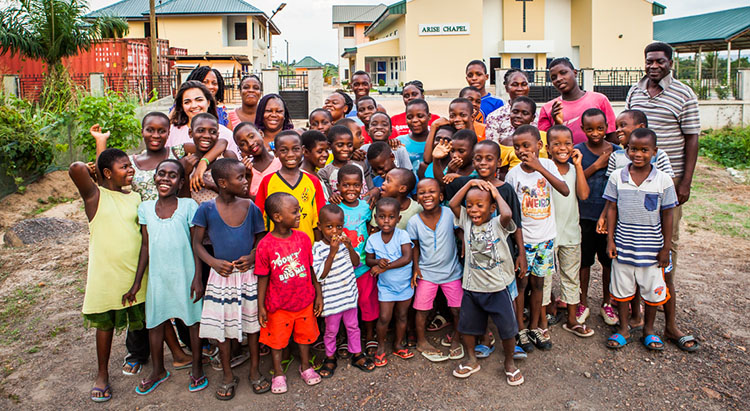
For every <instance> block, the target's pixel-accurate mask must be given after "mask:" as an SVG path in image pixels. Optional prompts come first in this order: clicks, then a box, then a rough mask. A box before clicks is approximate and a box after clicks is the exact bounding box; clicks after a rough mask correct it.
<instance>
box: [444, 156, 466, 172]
mask: <svg viewBox="0 0 750 411" xmlns="http://www.w3.org/2000/svg"><path fill="white" fill-rule="evenodd" d="M463 165H464V161H463V160H462V159H461V158H460V157H456V158H453V159H451V161H450V162H449V163H448V171H450V172H453V173H455V172H456V171H458V170H459V169H461V167H462V166H463Z"/></svg>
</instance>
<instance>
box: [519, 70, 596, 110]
mask: <svg viewBox="0 0 750 411" xmlns="http://www.w3.org/2000/svg"><path fill="white" fill-rule="evenodd" d="M525 73H526V78H527V79H528V81H529V97H530V98H531V99H532V100H534V101H535V102H537V103H546V102H547V101H550V100H552V99H553V98H555V97H557V96H559V95H560V92H559V91H557V89H556V88H555V87H554V86H553V85H552V80H550V78H549V70H525ZM578 85H580V86H581V88H583V87H584V83H583V72H582V71H579V72H578Z"/></svg>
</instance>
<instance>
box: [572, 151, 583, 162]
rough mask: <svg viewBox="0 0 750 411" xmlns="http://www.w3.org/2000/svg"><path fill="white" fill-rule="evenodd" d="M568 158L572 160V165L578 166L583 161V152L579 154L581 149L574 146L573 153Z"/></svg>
mask: <svg viewBox="0 0 750 411" xmlns="http://www.w3.org/2000/svg"><path fill="white" fill-rule="evenodd" d="M570 160H571V161H573V165H574V166H580V165H581V161H583V154H581V150H579V149H577V148H574V149H573V153H572V154H571V155H570Z"/></svg>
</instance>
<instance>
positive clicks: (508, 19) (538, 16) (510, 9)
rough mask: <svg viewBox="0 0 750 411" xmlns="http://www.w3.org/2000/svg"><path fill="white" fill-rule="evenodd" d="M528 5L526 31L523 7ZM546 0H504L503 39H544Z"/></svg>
mask: <svg viewBox="0 0 750 411" xmlns="http://www.w3.org/2000/svg"><path fill="white" fill-rule="evenodd" d="M524 4H525V5H526V32H524V31H523V7H524ZM544 4H545V0H534V1H518V0H503V40H528V39H534V40H541V39H544V29H545V26H546V24H545V23H546V22H545V20H544V9H545V7H544Z"/></svg>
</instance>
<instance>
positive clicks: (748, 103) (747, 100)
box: [737, 67, 750, 126]
mask: <svg viewBox="0 0 750 411" xmlns="http://www.w3.org/2000/svg"><path fill="white" fill-rule="evenodd" d="M737 72H738V73H739V78H738V83H739V84H737V89H738V91H739V96H738V97H739V98H740V100H742V125H744V126H747V125H750V67H742V68H739V69H737Z"/></svg>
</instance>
